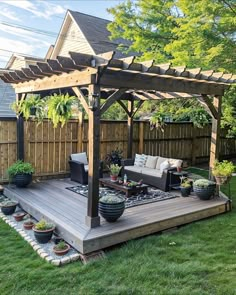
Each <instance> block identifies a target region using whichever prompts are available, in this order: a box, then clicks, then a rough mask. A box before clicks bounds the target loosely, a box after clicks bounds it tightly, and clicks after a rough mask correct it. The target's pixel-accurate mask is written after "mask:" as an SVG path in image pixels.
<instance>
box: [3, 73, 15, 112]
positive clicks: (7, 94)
mask: <svg viewBox="0 0 236 295" xmlns="http://www.w3.org/2000/svg"><path fill="white" fill-rule="evenodd" d="M13 101H15V91H14V89H13V87H12V86H11V84H8V83H5V82H3V81H2V80H1V79H0V117H15V116H16V114H15V112H13V111H12V109H11V107H10V106H11V104H12V103H13Z"/></svg>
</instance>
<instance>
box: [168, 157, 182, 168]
mask: <svg viewBox="0 0 236 295" xmlns="http://www.w3.org/2000/svg"><path fill="white" fill-rule="evenodd" d="M169 163H170V166H171V167H181V166H182V163H183V161H182V160H179V159H169Z"/></svg>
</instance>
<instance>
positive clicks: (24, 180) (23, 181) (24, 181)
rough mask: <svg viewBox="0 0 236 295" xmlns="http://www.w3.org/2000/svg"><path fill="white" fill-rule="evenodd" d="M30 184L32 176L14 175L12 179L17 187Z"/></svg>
mask: <svg viewBox="0 0 236 295" xmlns="http://www.w3.org/2000/svg"><path fill="white" fill-rule="evenodd" d="M31 182H32V174H25V173H23V174H16V175H15V176H14V178H13V183H14V184H15V185H16V186H17V187H26V186H27V185H29V184H30V183H31Z"/></svg>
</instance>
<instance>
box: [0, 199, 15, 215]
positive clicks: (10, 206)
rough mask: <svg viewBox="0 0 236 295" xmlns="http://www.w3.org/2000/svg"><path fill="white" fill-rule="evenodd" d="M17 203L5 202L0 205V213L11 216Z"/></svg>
mask: <svg viewBox="0 0 236 295" xmlns="http://www.w3.org/2000/svg"><path fill="white" fill-rule="evenodd" d="M17 205H18V202H16V201H10V200H6V201H3V202H1V203H0V206H1V211H2V213H3V214H5V215H11V214H13V213H14V212H15V210H16V206H17Z"/></svg>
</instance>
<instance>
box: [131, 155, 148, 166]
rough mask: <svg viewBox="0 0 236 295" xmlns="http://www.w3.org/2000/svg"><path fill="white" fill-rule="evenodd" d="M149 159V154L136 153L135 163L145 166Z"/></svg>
mask: <svg viewBox="0 0 236 295" xmlns="http://www.w3.org/2000/svg"><path fill="white" fill-rule="evenodd" d="M146 161H147V156H146V155H144V154H142V155H140V154H135V160H134V165H135V166H139V167H144V165H145V164H146Z"/></svg>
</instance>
